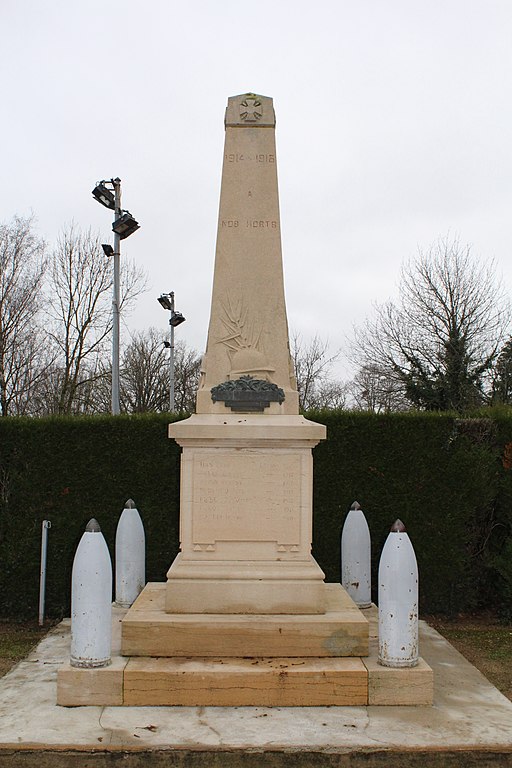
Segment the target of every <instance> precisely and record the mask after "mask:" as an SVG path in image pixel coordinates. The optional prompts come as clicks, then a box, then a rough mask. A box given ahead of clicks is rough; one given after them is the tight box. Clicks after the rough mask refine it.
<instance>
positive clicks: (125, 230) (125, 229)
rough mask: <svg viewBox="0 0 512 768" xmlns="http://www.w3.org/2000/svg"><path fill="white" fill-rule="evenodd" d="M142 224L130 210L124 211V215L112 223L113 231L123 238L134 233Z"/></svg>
mask: <svg viewBox="0 0 512 768" xmlns="http://www.w3.org/2000/svg"><path fill="white" fill-rule="evenodd" d="M139 227H140V225H139V223H138V222H137V221H135V219H134V218H133V216H132V215H131V213H130V212H129V211H124V212H123V214H122V216H120V217H119V218H118V219H116V220H115V221H114V223H113V224H112V231H113V232H115V233H116V235H119V237H120V239H121V240H124V239H125V237H129V236H130V235H133V233H134V232H136V231H137V230H138V229H139Z"/></svg>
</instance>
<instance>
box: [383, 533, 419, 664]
mask: <svg viewBox="0 0 512 768" xmlns="http://www.w3.org/2000/svg"><path fill="white" fill-rule="evenodd" d="M417 663H418V565H417V563H416V556H415V554H414V549H413V546H412V544H411V541H410V539H409V536H408V535H407V533H406V531H405V526H404V524H403V523H402V521H401V520H397V521H396V522H395V523H394V525H393V526H392V528H391V532H390V533H389V535H388V537H387V539H386V542H385V544H384V547H383V549H382V554H381V557H380V563H379V664H382V665H383V666H384V667H415V666H416V664H417Z"/></svg>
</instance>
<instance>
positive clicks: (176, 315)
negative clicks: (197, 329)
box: [169, 312, 186, 328]
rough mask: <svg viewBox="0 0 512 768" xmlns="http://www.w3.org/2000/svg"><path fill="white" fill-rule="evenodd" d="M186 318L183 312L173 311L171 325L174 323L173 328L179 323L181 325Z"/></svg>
mask: <svg viewBox="0 0 512 768" xmlns="http://www.w3.org/2000/svg"><path fill="white" fill-rule="evenodd" d="M185 319H186V318H184V317H183V315H182V314H181V312H173V313H172V315H171V319H170V320H169V325H172V327H173V328H176V326H177V325H181V324H182V323H184V322H185Z"/></svg>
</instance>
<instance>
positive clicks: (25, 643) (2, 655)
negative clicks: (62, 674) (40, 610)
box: [0, 620, 52, 677]
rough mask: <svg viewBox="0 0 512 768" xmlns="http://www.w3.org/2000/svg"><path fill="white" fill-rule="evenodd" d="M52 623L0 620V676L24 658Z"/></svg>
mask: <svg viewBox="0 0 512 768" xmlns="http://www.w3.org/2000/svg"><path fill="white" fill-rule="evenodd" d="M51 626H52V625H51V624H49V623H47V624H46V626H44V627H40V626H39V625H38V623H37V621H23V622H15V621H7V620H5V621H4V620H0V677H1V676H2V675H5V673H6V672H8V671H9V670H10V669H11V667H13V666H14V665H15V664H17V663H18V661H21V660H22V659H24V658H25V656H26V655H27V654H28V653H29V652H30V651H31V650H32V648H33V647H34V646H35V645H37V643H38V642H39V640H40V639H41V638H42V637H44V635H46V633H47V632H48V630H49V629H50V627H51Z"/></svg>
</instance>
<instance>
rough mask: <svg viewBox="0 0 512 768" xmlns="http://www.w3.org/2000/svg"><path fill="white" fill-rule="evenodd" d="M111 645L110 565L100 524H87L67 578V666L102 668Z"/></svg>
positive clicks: (90, 521)
mask: <svg viewBox="0 0 512 768" xmlns="http://www.w3.org/2000/svg"><path fill="white" fill-rule="evenodd" d="M111 645H112V564H111V562H110V553H109V551H108V547H107V544H106V541H105V539H104V538H103V534H102V533H101V529H100V526H99V524H98V522H97V520H95V519H94V518H93V519H92V520H89V522H88V523H87V526H86V529H85V533H84V534H83V536H82V538H81V539H80V542H79V544H78V547H77V550H76V554H75V559H74V561H73V573H72V577H71V660H70V661H71V666H72V667H106V666H108V664H110V662H111V658H110V657H111Z"/></svg>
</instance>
